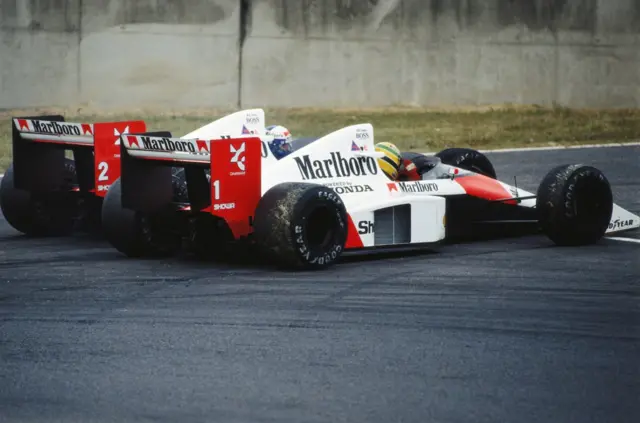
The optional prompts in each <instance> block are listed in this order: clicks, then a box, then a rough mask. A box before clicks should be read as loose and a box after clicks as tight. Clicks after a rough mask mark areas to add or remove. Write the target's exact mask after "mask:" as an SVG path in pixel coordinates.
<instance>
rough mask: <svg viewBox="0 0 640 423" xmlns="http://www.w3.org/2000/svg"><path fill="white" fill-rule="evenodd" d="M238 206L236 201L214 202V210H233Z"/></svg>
mask: <svg viewBox="0 0 640 423" xmlns="http://www.w3.org/2000/svg"><path fill="white" fill-rule="evenodd" d="M235 208H236V203H223V204H214V205H213V210H216V211H218V210H231V209H235Z"/></svg>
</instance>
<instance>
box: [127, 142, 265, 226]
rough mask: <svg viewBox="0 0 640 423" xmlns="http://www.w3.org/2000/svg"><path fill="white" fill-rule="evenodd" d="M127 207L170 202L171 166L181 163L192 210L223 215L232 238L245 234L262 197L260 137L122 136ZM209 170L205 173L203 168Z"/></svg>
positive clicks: (156, 207)
mask: <svg viewBox="0 0 640 423" xmlns="http://www.w3.org/2000/svg"><path fill="white" fill-rule="evenodd" d="M120 155H121V166H122V175H121V182H120V183H121V192H122V205H123V207H125V208H128V209H131V210H135V211H140V212H145V213H155V212H159V211H161V210H163V209H164V208H166V207H168V206H169V205H170V204H174V205H175V203H176V201H174V200H175V199H174V189H173V179H174V176H173V175H174V172H172V168H176V167H178V168H179V167H181V168H184V175H185V176H184V180H185V181H186V185H187V193H188V199H187V201H188V203H187V204H184V206H187V207H185V208H188V209H190V210H191V212H195V213H199V212H206V213H210V214H212V215H214V216H218V217H220V218H222V219H224V220H225V221H226V222H227V224H228V226H229V228H230V229H231V231H232V232H233V234H234V236H235V237H236V238H239V237H242V236H246V235H248V234H249V233H250V232H251V230H252V228H251V222H252V220H253V216H254V213H255V209H256V207H257V204H258V201H259V200H260V198H261V196H262V142H261V140H260V138H259V137H257V136H249V137H246V138H231V137H225V138H222V139H217V140H201V139H195V138H194V139H184V138H173V137H172V135H171V133H170V132H148V133H143V134H127V135H122V136H121V144H120ZM207 169H209V170H210V175H206V172H205V171H206V170H207Z"/></svg>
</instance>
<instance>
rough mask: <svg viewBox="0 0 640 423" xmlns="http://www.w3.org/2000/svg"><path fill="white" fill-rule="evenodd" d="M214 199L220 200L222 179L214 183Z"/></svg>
mask: <svg viewBox="0 0 640 423" xmlns="http://www.w3.org/2000/svg"><path fill="white" fill-rule="evenodd" d="M213 199H214V200H219V199H220V179H216V180H215V181H213Z"/></svg>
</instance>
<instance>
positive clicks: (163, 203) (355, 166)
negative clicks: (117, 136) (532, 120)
mask: <svg viewBox="0 0 640 423" xmlns="http://www.w3.org/2000/svg"><path fill="white" fill-rule="evenodd" d="M239 113H247V111H244V112H239ZM249 113H250V116H251V118H252V119H254V124H255V125H254V133H253V134H251V135H247V136H245V137H238V138H235V137H232V138H227V137H221V136H220V135H221V134H220V133H219V131H218V129H217V128H215V127H203V128H200V129H198V130H196V131H194V132H193V133H192V135H191V136H190V137H182V138H172V137H171V134H170V133H143V134H123V135H121V168H122V169H121V176H120V178H119V179H118V180H117V181H115V182H114V183H113V184H112V186H111V188H110V190H109V192H108V194H107V196H106V198H105V201H104V204H103V209H102V219H103V226H104V227H105V233H106V236H107V239H108V240H109V242H110V243H111V244H112V245H113V246H114V247H115V248H116V249H117V250H119V251H120V252H122V253H124V254H125V255H127V256H131V257H139V256H165V255H169V254H173V253H175V252H177V251H178V250H179V249H180V248H181V246H182V245H183V241H185V240H187V241H188V248H190V249H191V250H192V251H193V252H195V253H197V254H202V255H207V254H209V253H221V252H223V251H229V246H230V245H238V244H240V245H247V246H250V247H254V248H255V247H257V248H258V249H259V251H261V252H264V253H265V254H266V255H268V256H269V257H272V258H273V259H274V260H275V261H276V262H278V263H280V264H282V265H285V266H287V267H293V268H306V269H318V268H324V267H327V266H329V265H331V264H333V263H335V262H336V261H337V260H338V259H339V258H340V257H341V255H342V254H343V253H344V252H349V251H363V250H370V249H378V248H381V247H383V248H384V249H387V248H388V247H395V246H425V245H426V246H429V245H433V244H437V243H440V242H442V241H445V240H448V239H455V238H456V237H466V236H472V237H475V236H482V235H484V234H485V233H491V232H493V230H494V229H496V228H501V229H503V230H504V229H506V230H507V231H509V232H511V231H518V232H519V231H520V229H522V228H527V230H528V231H529V230H530V231H542V232H543V233H545V234H546V235H547V236H548V237H549V238H550V239H551V240H553V241H554V242H555V243H556V244H558V245H584V244H590V243H595V242H597V241H598V240H599V239H600V238H601V237H603V236H605V235H607V234H613V233H617V232H621V231H627V230H631V229H637V228H638V227H640V218H639V217H638V216H636V215H634V214H632V213H630V212H629V211H627V210H624V209H623V208H621V207H620V206H618V205H616V204H613V196H612V191H611V187H610V185H609V182H608V181H607V179H606V177H605V176H604V175H603V174H602V173H601V172H600V171H599V170H598V169H595V168H593V167H590V166H585V165H565V166H560V167H556V168H554V169H552V170H551V171H550V172H549V173H548V174H547V176H546V177H545V178H544V179H543V181H542V182H541V184H540V186H539V188H538V190H537V193H535V194H534V193H530V192H526V191H524V190H521V189H519V188H517V187H516V186H511V185H508V184H505V183H503V182H500V181H498V180H497V179H495V177H494V176H495V172H494V171H493V167H492V166H491V164H490V163H489V161H488V160H487V158H486V157H485V156H483V155H482V154H480V153H478V152H476V151H474V150H468V149H449V150H445V151H443V152H441V153H439V154H437V155H436V156H433V157H427V156H424V155H420V154H417V153H404V157H405V159H406V160H405V165H406V166H405V167H406V169H405V170H406V171H405V172H403V173H402V174H403V175H405V177H406V178H408V179H409V180H398V181H392V180H389V179H388V178H387V176H386V175H385V174H384V173H383V172H382V171H381V170H380V168H379V166H378V162H377V160H376V159H377V158H378V157H380V153H377V152H376V151H375V148H374V130H373V127H372V125H371V124H360V125H353V126H349V127H346V128H342V129H340V130H338V131H335V132H333V133H330V134H328V135H326V136H324V137H322V138H320V139H317V140H315V141H313V142H311V143H309V144H307V145H305V146H303V147H301V148H299V149H296V150H295V151H294V152H293V153H291V154H290V155H288V156H286V157H284V158H282V159H280V160H277V159H275V158H274V157H273V156H272V155H271V153H270V151H269V148H267V146H266V144H265V142H264V139H262V137H261V135H262V134H263V131H264V128H263V122H264V111H263V110H261V109H254V110H251V111H250V112H249ZM245 118H246V116H245ZM175 167H182V168H184V173H183V174H176V173H175V172H172V171H171V169H172V168H175ZM410 179H415V180H410ZM176 187H182V188H179V189H178V191H180V192H178V193H176Z"/></svg>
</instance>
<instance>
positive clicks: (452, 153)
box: [436, 148, 497, 179]
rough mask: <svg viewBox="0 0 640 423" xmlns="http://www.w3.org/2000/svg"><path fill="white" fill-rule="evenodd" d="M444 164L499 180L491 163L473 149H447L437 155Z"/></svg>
mask: <svg viewBox="0 0 640 423" xmlns="http://www.w3.org/2000/svg"><path fill="white" fill-rule="evenodd" d="M436 157H439V158H440V160H441V161H442V163H444V164H447V165H450V166H455V167H459V168H460V169H465V170H469V171H471V172H476V173H479V174H481V175H484V176H488V177H489V178H492V179H497V175H496V170H495V169H494V168H493V164H492V163H491V161H490V160H489V159H488V158H487V156H485V155H484V154H482V153H481V152H479V151H477V150H473V149H471V148H447V149H445V150H442V151H440V152H439V153H437V154H436Z"/></svg>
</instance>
